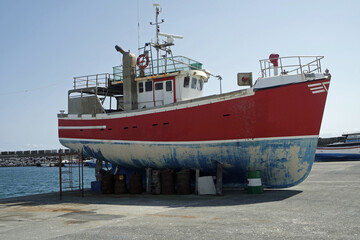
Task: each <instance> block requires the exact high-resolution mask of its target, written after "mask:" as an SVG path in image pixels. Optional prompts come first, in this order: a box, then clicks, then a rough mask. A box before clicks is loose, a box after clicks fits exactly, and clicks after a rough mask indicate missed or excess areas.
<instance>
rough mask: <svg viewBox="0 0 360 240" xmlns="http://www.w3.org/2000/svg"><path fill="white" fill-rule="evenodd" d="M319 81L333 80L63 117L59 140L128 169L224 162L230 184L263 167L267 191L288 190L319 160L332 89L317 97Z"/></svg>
mask: <svg viewBox="0 0 360 240" xmlns="http://www.w3.org/2000/svg"><path fill="white" fill-rule="evenodd" d="M314 84H318V85H319V86H320V85H321V86H328V84H329V79H327V78H324V79H316V80H313V81H303V82H299V83H296V84H290V85H284V86H277V87H274V88H268V89H262V90H258V91H255V92H254V91H252V90H251V89H250V90H241V91H235V92H232V93H227V94H223V95H215V96H210V97H205V98H199V99H197V100H191V101H186V102H181V103H176V104H170V105H167V106H163V107H159V108H150V109H141V110H137V111H128V112H123V113H121V112H117V113H115V114H101V115H99V116H98V115H96V116H91V117H89V118H84V117H83V116H81V117H79V116H77V117H72V116H65V115H64V116H60V117H59V139H60V142H61V143H62V144H63V145H64V146H67V147H69V148H72V149H84V150H85V151H86V152H87V153H88V154H89V155H90V156H93V157H95V158H98V159H103V160H108V161H110V162H112V163H115V164H119V165H121V166H123V167H130V168H138V169H144V168H146V167H152V168H175V169H176V168H178V169H180V168H183V167H185V168H199V169H201V170H202V171H203V172H206V173H210V174H214V175H215V171H216V162H220V163H222V165H223V173H224V175H223V178H224V183H233V184H237V185H244V184H245V183H246V171H247V170H261V172H262V178H263V181H262V182H263V183H264V185H265V186H269V187H290V186H294V185H296V184H298V183H300V182H301V181H303V180H304V179H305V178H306V176H307V175H308V174H309V172H310V170H311V166H312V163H313V160H314V156H315V149H316V145H317V138H318V135H319V131H320V126H321V120H322V115H323V111H324V107H325V102H326V96H327V91H321V92H316V93H314V92H313V91H315V90H313V89H312V88H313V85H314ZM316 86H317V85H316ZM326 89H327V88H326ZM316 91H317V90H316Z"/></svg>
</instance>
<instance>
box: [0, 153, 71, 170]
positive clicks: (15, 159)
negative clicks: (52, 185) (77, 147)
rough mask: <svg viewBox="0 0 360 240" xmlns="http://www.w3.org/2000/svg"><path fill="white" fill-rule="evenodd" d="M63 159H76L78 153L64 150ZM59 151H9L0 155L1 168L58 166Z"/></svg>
mask: <svg viewBox="0 0 360 240" xmlns="http://www.w3.org/2000/svg"><path fill="white" fill-rule="evenodd" d="M61 152H62V153H61V155H62V159H69V158H73V157H76V156H77V154H78V153H76V152H73V151H70V150H69V149H63V150H62V151H61ZM58 163H59V150H34V151H16V152H15V151H13V152H12V151H7V152H1V153H0V167H32V166H43V165H47V166H56V165H57V164H58Z"/></svg>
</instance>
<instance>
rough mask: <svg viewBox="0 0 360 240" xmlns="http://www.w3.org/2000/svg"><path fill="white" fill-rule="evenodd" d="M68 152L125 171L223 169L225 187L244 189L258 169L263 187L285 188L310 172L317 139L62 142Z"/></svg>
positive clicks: (299, 180) (297, 182)
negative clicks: (80, 151) (248, 175)
mask: <svg viewBox="0 0 360 240" xmlns="http://www.w3.org/2000/svg"><path fill="white" fill-rule="evenodd" d="M60 141H61V143H62V144H63V145H65V146H67V147H69V148H72V149H81V148H83V149H84V151H85V152H86V153H87V154H88V155H89V156H91V157H94V158H98V159H101V160H107V161H109V162H111V163H114V164H118V165H120V166H123V167H127V168H138V169H143V168H146V167H151V168H155V169H160V168H173V169H180V168H189V169H195V168H198V169H200V170H201V171H202V172H203V173H204V174H214V173H215V172H216V162H220V163H222V164H223V182H224V183H228V184H231V185H238V186H244V185H245V184H246V172H247V171H249V170H260V171H261V173H262V183H263V185H264V186H266V187H273V188H286V187H291V186H294V185H297V184H299V183H300V182H302V181H303V180H304V179H305V178H306V177H307V176H308V174H309V173H310V170H311V167H312V164H313V161H314V156H315V150H316V145H317V138H316V137H306V138H301V137H300V138H283V139H261V140H256V139H254V140H246V141H244V140H239V141H230V142H216V143H214V142H209V143H207V142H201V143H190V144H186V143H179V144H177V143H171V144H167V143H148V142H146V143H139V142H136V143H132V142H120V141H117V142H116V141H104V142H101V141H84V140H78V141H77V140H64V139H60Z"/></svg>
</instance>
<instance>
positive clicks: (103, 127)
mask: <svg viewBox="0 0 360 240" xmlns="http://www.w3.org/2000/svg"><path fill="white" fill-rule="evenodd" d="M105 128H106V125H101V126H59V129H105Z"/></svg>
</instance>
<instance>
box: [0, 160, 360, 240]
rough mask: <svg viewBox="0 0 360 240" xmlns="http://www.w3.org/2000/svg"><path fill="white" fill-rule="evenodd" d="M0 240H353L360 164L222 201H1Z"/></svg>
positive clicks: (68, 197)
mask: <svg viewBox="0 0 360 240" xmlns="http://www.w3.org/2000/svg"><path fill="white" fill-rule="evenodd" d="M0 238H1V239H7V240H10V239H17V240H18V239H90V240H91V239H360V161H358V162H321V163H315V164H314V166H313V170H312V171H311V173H310V176H309V177H308V178H307V179H306V180H305V181H304V182H303V183H301V184H300V185H298V186H295V187H292V188H288V189H281V190H270V189H267V190H265V191H264V193H263V194H248V193H247V192H246V191H244V190H229V189H228V190H225V191H224V196H197V195H182V196H179V195H146V194H141V195H130V194H126V195H101V194H94V193H90V192H86V193H85V197H84V198H82V197H81V194H80V193H66V194H64V196H63V200H61V201H60V200H59V194H58V193H52V194H43V195H34V196H28V197H18V198H11V199H3V200H1V201H0Z"/></svg>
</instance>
